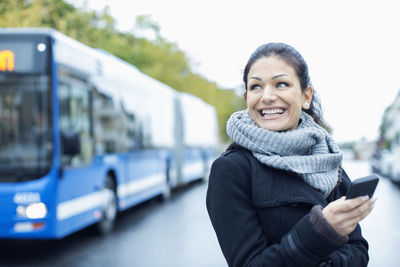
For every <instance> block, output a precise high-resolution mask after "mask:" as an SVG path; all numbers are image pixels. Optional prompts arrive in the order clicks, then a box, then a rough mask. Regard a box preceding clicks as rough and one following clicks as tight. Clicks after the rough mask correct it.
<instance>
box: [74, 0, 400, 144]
mask: <svg viewBox="0 0 400 267" xmlns="http://www.w3.org/2000/svg"><path fill="white" fill-rule="evenodd" d="M83 1H84V0H70V1H69V2H72V3H76V4H77V5H78V6H82V2H83ZM86 1H87V4H88V6H89V8H93V9H96V10H101V9H102V8H103V7H104V6H106V5H107V6H109V8H110V13H111V15H112V16H113V17H114V18H115V19H116V20H117V22H118V27H119V29H120V30H121V31H129V30H131V29H132V28H133V26H134V22H135V18H136V16H138V15H151V16H152V19H153V20H154V21H155V22H157V23H159V25H160V26H161V35H162V36H163V37H164V38H166V39H167V40H169V41H172V42H175V43H177V44H178V46H179V47H180V48H181V49H182V50H183V51H185V52H186V54H187V55H188V56H189V57H190V58H191V59H192V61H193V63H194V69H195V70H196V71H197V72H198V73H200V74H202V75H204V76H205V77H207V78H208V79H209V80H211V81H215V82H217V83H218V84H219V85H220V86H223V87H227V88H232V87H239V86H241V85H242V81H241V77H242V71H243V68H244V65H245V64H246V62H247V59H248V57H249V56H250V54H251V53H252V51H253V50H254V49H255V48H256V47H257V46H259V45H261V44H263V43H266V42H284V43H288V44H290V45H292V46H294V47H295V48H296V49H297V50H299V52H300V53H301V54H302V55H303V57H304V58H305V60H306V62H307V63H308V65H309V69H310V76H311V80H312V83H313V85H314V87H315V89H316V91H317V92H318V93H319V95H320V97H321V100H322V105H323V109H324V113H325V119H326V120H327V121H328V123H329V124H330V125H331V126H332V128H333V129H334V132H333V136H334V138H335V139H336V140H337V141H339V142H343V141H351V140H358V139H360V138H362V137H365V138H367V139H368V140H373V139H376V138H377V136H378V128H379V125H380V121H381V118H382V115H383V111H384V109H385V108H386V107H387V106H388V105H390V104H391V103H392V101H393V99H394V97H395V96H396V94H397V92H398V90H399V87H400V50H399V49H400V34H399V32H400V4H397V3H396V2H397V1H395V0H393V1H385V0H380V1H343V0H340V1H338V0H336V1H323V0H310V1H298V0H297V1H296V0H293V1H287V0H286V1H282V0H280V1H268V0H262V1H256V0H246V1H234V0H230V1H229V0H222V1H221V0H202V1H198V0H197V1H194V0H181V1H179V0H145V1H144V0H141V1H137V0H130V1H128V0H125V1H122V0H86Z"/></svg>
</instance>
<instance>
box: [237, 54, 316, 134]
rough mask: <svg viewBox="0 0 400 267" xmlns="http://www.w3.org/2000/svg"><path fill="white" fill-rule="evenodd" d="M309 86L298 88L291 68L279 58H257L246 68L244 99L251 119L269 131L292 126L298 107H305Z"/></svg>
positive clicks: (309, 101) (298, 112)
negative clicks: (248, 68)
mask: <svg viewBox="0 0 400 267" xmlns="http://www.w3.org/2000/svg"><path fill="white" fill-rule="evenodd" d="M312 95H313V89H312V88H311V87H308V88H307V89H306V90H305V91H304V92H302V90H301V87H300V81H299V78H298V77H297V75H296V72H295V70H294V69H293V68H292V67H291V66H290V65H288V64H286V63H285V61H283V60H282V59H280V58H278V57H275V56H270V57H263V58H260V59H258V60H257V61H256V62H255V63H254V64H253V66H252V67H251V68H250V70H249V74H248V77H247V91H246V93H245V100H246V103H247V108H248V110H249V112H250V115H251V117H252V118H253V121H254V122H255V123H256V124H257V125H258V126H259V127H261V128H264V129H267V130H270V131H286V130H292V129H295V128H296V127H297V126H298V124H299V119H300V113H301V110H302V108H304V109H309V107H310V103H311V100H312Z"/></svg>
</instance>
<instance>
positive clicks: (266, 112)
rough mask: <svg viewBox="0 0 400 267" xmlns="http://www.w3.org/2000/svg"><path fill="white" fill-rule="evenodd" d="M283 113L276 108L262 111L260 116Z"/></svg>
mask: <svg viewBox="0 0 400 267" xmlns="http://www.w3.org/2000/svg"><path fill="white" fill-rule="evenodd" d="M283 112H284V110H283V109H280V108H276V109H268V110H266V109H264V110H263V111H262V115H274V114H282V113H283Z"/></svg>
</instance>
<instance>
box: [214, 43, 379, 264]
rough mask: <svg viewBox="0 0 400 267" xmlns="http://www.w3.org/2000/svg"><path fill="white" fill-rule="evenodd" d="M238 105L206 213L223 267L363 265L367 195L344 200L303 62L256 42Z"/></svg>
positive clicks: (342, 179)
mask: <svg viewBox="0 0 400 267" xmlns="http://www.w3.org/2000/svg"><path fill="white" fill-rule="evenodd" d="M243 81H244V83H245V88H246V92H245V93H244V98H245V100H246V104H247V109H246V110H243V111H238V112H235V113H234V114H233V115H232V116H231V118H230V119H229V120H228V123H227V133H228V135H229V136H230V137H231V139H232V140H233V142H234V143H232V144H231V145H230V146H229V147H228V149H227V151H226V152H225V153H223V154H222V155H221V156H220V157H219V158H218V159H217V160H216V161H214V163H213V165H212V169H211V173H210V179H209V187H208V192H207V209H208V212H209V215H210V219H211V222H212V224H213V227H214V230H215V232H216V234H217V237H218V241H219V243H220V246H221V249H222V252H223V254H224V256H225V258H226V260H227V262H228V264H229V266H357V267H359V266H366V265H367V263H368V244H367V241H366V240H365V239H364V238H363V237H362V235H361V229H360V226H359V225H358V222H359V221H361V220H362V219H363V218H365V217H366V216H367V215H368V214H369V213H370V212H371V210H372V208H373V206H374V201H373V200H368V198H364V197H358V198H355V199H349V200H345V197H344V196H345V194H346V192H347V190H348V188H349V186H350V184H351V181H350V179H349V177H348V176H347V174H346V173H345V172H344V170H343V169H342V167H341V163H342V152H341V151H340V149H339V147H338V146H337V145H336V143H335V141H334V140H333V139H332V137H331V136H330V135H329V133H328V132H327V131H326V130H325V129H324V128H322V127H321V125H322V122H323V120H322V116H321V109H320V105H319V101H318V99H317V98H315V91H314V89H313V88H312V86H311V83H310V78H309V75H308V67H307V64H306V63H305V61H304V59H303V58H302V56H301V55H300V54H299V52H297V51H296V50H295V49H294V48H292V47H291V46H289V45H286V44H282V43H270V44H265V45H262V46H260V47H259V48H257V49H256V51H255V52H254V53H253V54H252V55H251V57H250V59H249V61H248V63H247V65H246V68H245V71H244V75H243Z"/></svg>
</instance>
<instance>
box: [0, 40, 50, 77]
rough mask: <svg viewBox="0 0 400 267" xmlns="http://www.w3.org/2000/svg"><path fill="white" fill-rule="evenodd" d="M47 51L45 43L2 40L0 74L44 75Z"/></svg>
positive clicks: (0, 43)
mask: <svg viewBox="0 0 400 267" xmlns="http://www.w3.org/2000/svg"><path fill="white" fill-rule="evenodd" d="M47 50H48V49H46V45H45V44H44V43H37V42H33V41H24V40H15V41H10V40H1V39H0V73H2V72H3V73H4V72H6V73H43V71H45V68H46V65H47V64H46V62H47V60H46V58H47V54H48V53H47Z"/></svg>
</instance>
